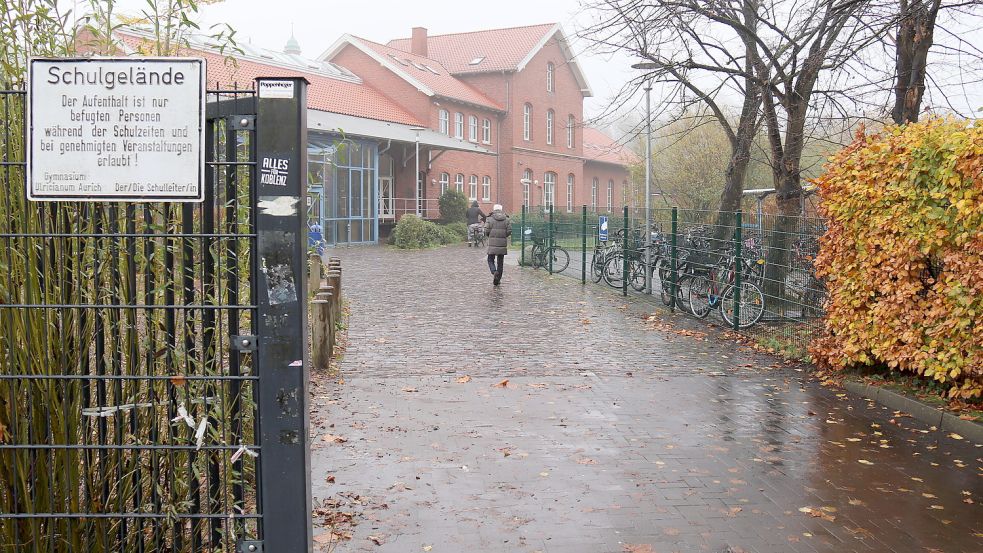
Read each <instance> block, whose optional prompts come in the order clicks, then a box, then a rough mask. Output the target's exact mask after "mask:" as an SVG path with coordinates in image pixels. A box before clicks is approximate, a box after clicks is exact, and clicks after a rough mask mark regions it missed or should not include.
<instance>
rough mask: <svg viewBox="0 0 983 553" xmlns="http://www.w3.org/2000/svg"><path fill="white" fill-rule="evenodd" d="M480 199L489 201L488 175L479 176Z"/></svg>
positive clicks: (489, 179)
mask: <svg viewBox="0 0 983 553" xmlns="http://www.w3.org/2000/svg"><path fill="white" fill-rule="evenodd" d="M481 199H482V200H483V201H486V202H488V201H491V177H489V176H488V175H485V176H484V177H482V178H481Z"/></svg>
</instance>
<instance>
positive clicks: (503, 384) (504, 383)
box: [492, 378, 509, 388]
mask: <svg viewBox="0 0 983 553" xmlns="http://www.w3.org/2000/svg"><path fill="white" fill-rule="evenodd" d="M508 385H509V379H508V378H506V379H505V380H502V381H501V382H499V383H498V384H492V388H507V387H508Z"/></svg>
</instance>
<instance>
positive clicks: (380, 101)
mask: <svg viewBox="0 0 983 553" xmlns="http://www.w3.org/2000/svg"><path fill="white" fill-rule="evenodd" d="M119 36H120V38H121V39H122V40H123V42H124V43H125V44H126V45H127V46H129V47H130V48H133V49H136V48H137V47H138V46H139V45H140V44H141V42H142V40H143V39H141V38H139V37H137V36H132V35H126V34H122V33H120V34H119ZM188 53H189V54H190V55H194V56H200V57H203V58H205V63H206V66H207V71H208V83H207V86H208V87H209V88H212V87H216V86H226V87H228V86H233V85H237V86H239V87H252V86H253V80H254V79H256V78H257V77H304V78H305V79H307V81H308V82H309V83H310V84H309V85H308V88H307V107H309V108H311V109H316V110H320V111H328V112H331V113H341V114H344V115H353V116H356V117H364V118H366V119H375V120H379V121H389V122H392V123H402V124H405V125H422V124H423V122H422V121H420V120H418V119H417V118H416V117H414V116H413V115H412V114H410V113H409V112H408V111H406V110H405V109H403V108H402V107H400V105H399V104H397V103H395V102H394V101H393V100H391V99H390V98H388V97H387V96H385V95H384V94H382V93H381V92H379V91H378V90H376V89H374V88H372V87H370V86H369V85H367V84H365V83H362V82H361V81H360V79H358V78H357V77H353V78H346V79H342V78H333V77H330V76H326V75H324V74H319V73H315V72H311V71H303V70H300V69H294V68H290V67H281V66H278V65H275V64H268V63H259V62H255V61H251V60H246V59H237V63H235V64H233V63H231V62H229V63H227V60H226V57H225V56H224V55H221V54H217V53H214V52H211V51H208V50H205V49H198V48H192V49H191V50H190V51H189V52H188ZM311 63H314V62H311Z"/></svg>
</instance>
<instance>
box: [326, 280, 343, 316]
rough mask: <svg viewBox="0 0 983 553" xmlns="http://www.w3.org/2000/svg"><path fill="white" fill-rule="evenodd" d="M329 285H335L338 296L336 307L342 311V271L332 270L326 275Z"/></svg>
mask: <svg viewBox="0 0 983 553" xmlns="http://www.w3.org/2000/svg"><path fill="white" fill-rule="evenodd" d="M325 278H326V280H327V284H328V286H333V287H334V294H335V296H337V297H336V298H335V303H336V304H337V305H336V306H335V309H336V310H338V311H340V309H341V271H338V270H331V271H328V272H327V274H326V275H325Z"/></svg>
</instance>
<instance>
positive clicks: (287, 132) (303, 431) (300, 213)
mask: <svg viewBox="0 0 983 553" xmlns="http://www.w3.org/2000/svg"><path fill="white" fill-rule="evenodd" d="M257 85H258V93H257V96H258V97H257V100H256V101H257V106H256V150H257V154H256V163H257V165H258V169H259V170H258V171H257V177H258V182H257V183H256V198H257V205H256V206H255V207H254V209H256V210H257V214H256V232H257V255H258V261H259V274H258V275H256V276H257V278H258V283H257V287H258V291H259V294H258V306H257V307H258V311H259V312H258V314H257V319H258V322H259V324H258V330H259V336H258V340H257V353H256V354H257V355H258V361H259V362H258V368H257V371H258V376H259V384H258V387H259V428H260V438H261V441H260V444H261V445H260V456H259V463H260V487H261V490H262V494H261V498H262V500H261V508H262V515H263V520H262V540H263V549H264V550H265V551H297V552H304V551H311V548H312V542H313V526H312V524H311V450H310V439H309V427H310V420H309V416H308V401H307V398H308V392H307V382H308V373H309V367H310V363H309V361H310V360H309V358H308V357H309V356H308V348H307V338H308V330H307V324H306V323H307V302H306V301H305V296H304V294H305V291H306V290H307V271H306V265H307V255H306V254H307V247H306V246H307V232H306V228H307V225H306V220H305V219H306V215H307V214H306V209H305V205H306V202H305V198H306V196H307V80H306V79H304V78H286V79H266V78H259V79H257Z"/></svg>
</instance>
